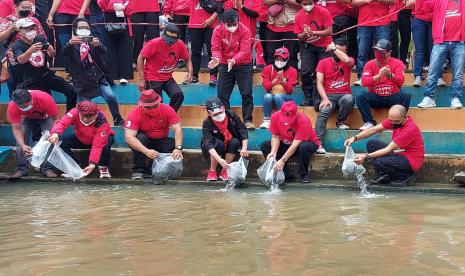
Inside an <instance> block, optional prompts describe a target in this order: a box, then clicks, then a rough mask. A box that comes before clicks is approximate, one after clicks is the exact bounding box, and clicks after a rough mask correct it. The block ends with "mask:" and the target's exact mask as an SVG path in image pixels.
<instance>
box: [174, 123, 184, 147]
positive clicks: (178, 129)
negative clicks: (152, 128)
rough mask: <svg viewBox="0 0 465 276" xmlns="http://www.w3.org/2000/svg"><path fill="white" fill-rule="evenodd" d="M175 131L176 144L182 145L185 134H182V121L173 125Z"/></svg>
mask: <svg viewBox="0 0 465 276" xmlns="http://www.w3.org/2000/svg"><path fill="white" fill-rule="evenodd" d="M171 128H172V129H173V132H174V144H175V145H176V146H180V145H182V140H183V134H182V127H181V123H178V124H175V125H173V126H172V127H171Z"/></svg>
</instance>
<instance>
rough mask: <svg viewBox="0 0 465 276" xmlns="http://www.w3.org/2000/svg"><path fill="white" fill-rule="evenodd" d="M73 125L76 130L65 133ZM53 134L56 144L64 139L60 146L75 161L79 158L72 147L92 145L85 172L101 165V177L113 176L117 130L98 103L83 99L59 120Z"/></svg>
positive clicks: (52, 138)
mask: <svg viewBox="0 0 465 276" xmlns="http://www.w3.org/2000/svg"><path fill="white" fill-rule="evenodd" d="M71 125H73V126H74V132H72V133H68V134H63V133H64V132H65V130H66V129H67V128H68V127H69V126H71ZM50 134H51V135H50V137H49V138H48V140H49V142H50V143H52V144H55V143H56V142H58V140H61V141H62V143H61V145H60V147H61V148H62V149H63V151H64V152H66V153H67V154H68V155H69V156H71V158H73V159H74V160H75V161H76V162H78V158H77V157H76V155H75V154H74V153H73V151H72V149H90V154H89V165H88V166H87V167H85V168H84V173H85V174H86V175H89V174H91V173H92V171H93V170H94V169H95V167H96V166H97V165H98V167H99V171H100V178H110V177H111V175H110V171H109V170H108V164H109V163H110V154H111V145H113V143H114V142H115V139H114V135H115V132H114V131H113V130H112V129H111V128H110V124H109V123H108V121H107V119H106V118H105V115H104V114H103V112H101V111H100V110H99V108H98V106H97V105H96V104H95V103H93V102H89V101H83V102H80V103H79V104H78V105H77V107H76V108H73V109H71V110H70V111H69V112H68V113H66V115H65V116H64V117H63V118H61V120H60V121H58V122H57V123H56V125H55V126H54V127H53V128H52V130H51V131H50ZM78 163H79V162H78Z"/></svg>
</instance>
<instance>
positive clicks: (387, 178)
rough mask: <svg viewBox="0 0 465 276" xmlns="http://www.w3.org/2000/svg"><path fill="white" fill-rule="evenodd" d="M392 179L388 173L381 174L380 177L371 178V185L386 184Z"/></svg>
mask: <svg viewBox="0 0 465 276" xmlns="http://www.w3.org/2000/svg"><path fill="white" fill-rule="evenodd" d="M390 181H391V177H390V176H389V175H387V174H384V173H383V174H379V176H378V178H376V179H374V180H371V181H370V185H384V184H387V183H389V182H390Z"/></svg>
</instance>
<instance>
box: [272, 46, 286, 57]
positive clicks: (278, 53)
mask: <svg viewBox="0 0 465 276" xmlns="http://www.w3.org/2000/svg"><path fill="white" fill-rule="evenodd" d="M274 56H275V57H282V58H283V59H288V58H289V50H288V49H287V48H286V47H281V48H278V49H276V51H274Z"/></svg>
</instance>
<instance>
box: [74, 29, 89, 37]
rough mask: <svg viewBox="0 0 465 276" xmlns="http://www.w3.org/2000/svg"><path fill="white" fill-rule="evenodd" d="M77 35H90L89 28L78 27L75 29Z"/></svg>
mask: <svg viewBox="0 0 465 276" xmlns="http://www.w3.org/2000/svg"><path fill="white" fill-rule="evenodd" d="M76 34H77V35H78V36H90V30H88V29H78V30H76Z"/></svg>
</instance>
